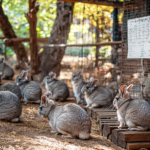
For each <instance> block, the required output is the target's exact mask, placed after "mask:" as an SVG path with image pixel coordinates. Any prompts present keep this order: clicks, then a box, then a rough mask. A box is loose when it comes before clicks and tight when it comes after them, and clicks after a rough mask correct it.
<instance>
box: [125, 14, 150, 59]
mask: <svg viewBox="0 0 150 150" xmlns="http://www.w3.org/2000/svg"><path fill="white" fill-rule="evenodd" d="M128 58H150V16H148V17H142V18H136V19H130V20H128Z"/></svg>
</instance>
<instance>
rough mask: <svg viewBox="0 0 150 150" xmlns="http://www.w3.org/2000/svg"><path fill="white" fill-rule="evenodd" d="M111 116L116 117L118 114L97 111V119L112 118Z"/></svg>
mask: <svg viewBox="0 0 150 150" xmlns="http://www.w3.org/2000/svg"><path fill="white" fill-rule="evenodd" d="M110 118H116V119H117V116H116V115H115V114H112V113H99V112H98V113H97V120H99V119H110Z"/></svg>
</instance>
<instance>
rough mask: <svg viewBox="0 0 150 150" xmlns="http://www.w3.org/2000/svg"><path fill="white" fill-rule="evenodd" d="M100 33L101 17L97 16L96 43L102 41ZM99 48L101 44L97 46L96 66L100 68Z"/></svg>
mask: <svg viewBox="0 0 150 150" xmlns="http://www.w3.org/2000/svg"><path fill="white" fill-rule="evenodd" d="M97 13H98V12H97ZM99 35H100V28H99V19H98V18H97V20H96V43H100V36H99ZM99 49H100V46H96V61H95V67H97V68H98V59H99Z"/></svg>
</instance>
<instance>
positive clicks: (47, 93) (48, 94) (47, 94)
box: [44, 91, 52, 98]
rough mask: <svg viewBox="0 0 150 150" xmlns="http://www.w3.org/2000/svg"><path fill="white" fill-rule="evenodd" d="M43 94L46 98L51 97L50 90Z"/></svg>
mask: <svg viewBox="0 0 150 150" xmlns="http://www.w3.org/2000/svg"><path fill="white" fill-rule="evenodd" d="M44 95H45V96H47V97H48V98H51V96H52V93H51V92H50V91H48V92H46V93H44Z"/></svg>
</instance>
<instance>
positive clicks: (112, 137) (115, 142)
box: [111, 130, 118, 145]
mask: <svg viewBox="0 0 150 150" xmlns="http://www.w3.org/2000/svg"><path fill="white" fill-rule="evenodd" d="M113 131H114V130H113ZM113 131H112V132H113ZM111 141H112V142H113V143H114V144H115V145H117V144H118V139H117V138H116V137H115V136H114V134H111Z"/></svg>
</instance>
